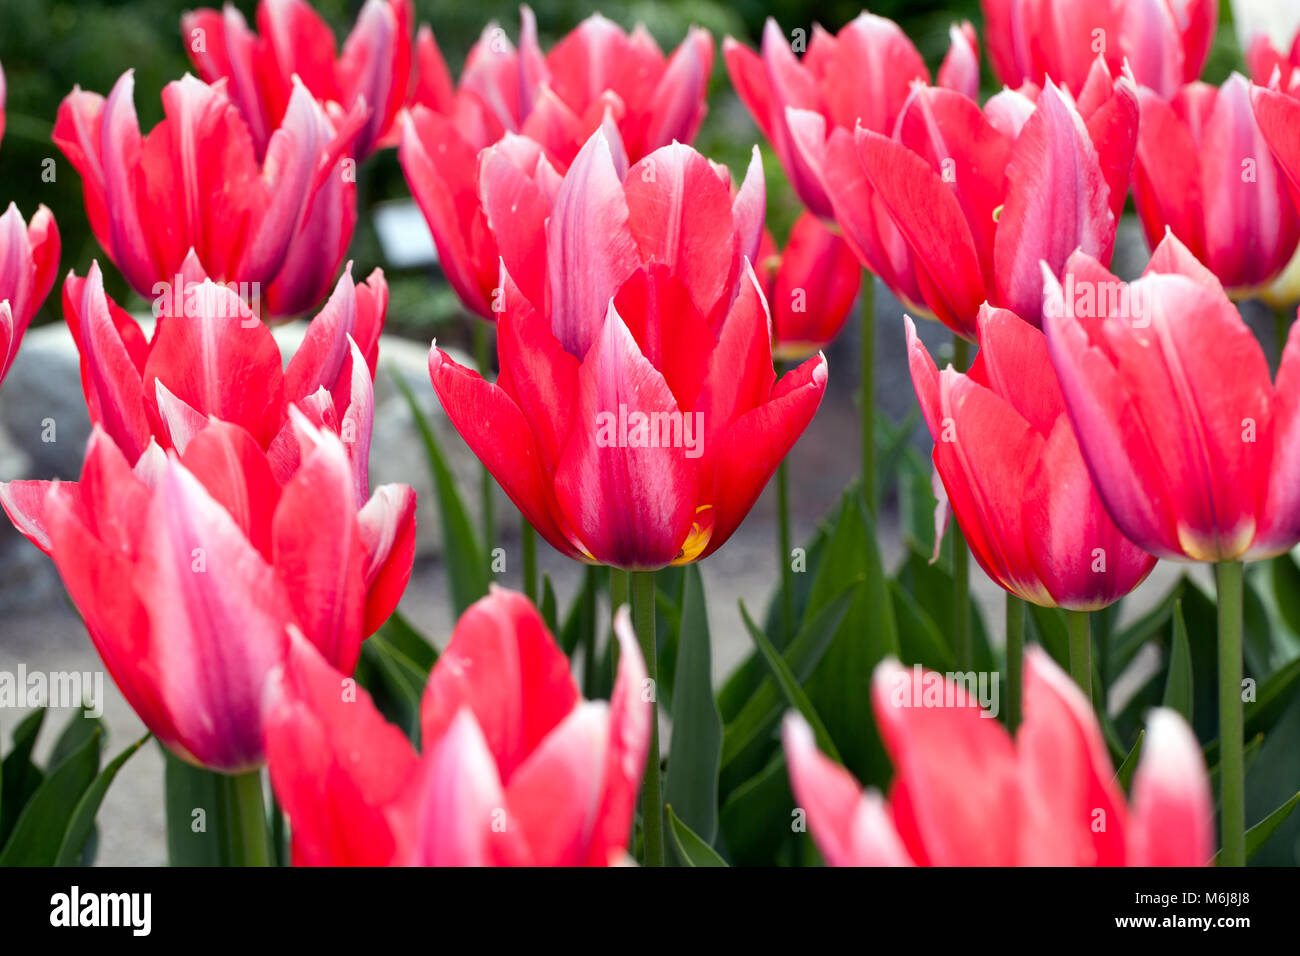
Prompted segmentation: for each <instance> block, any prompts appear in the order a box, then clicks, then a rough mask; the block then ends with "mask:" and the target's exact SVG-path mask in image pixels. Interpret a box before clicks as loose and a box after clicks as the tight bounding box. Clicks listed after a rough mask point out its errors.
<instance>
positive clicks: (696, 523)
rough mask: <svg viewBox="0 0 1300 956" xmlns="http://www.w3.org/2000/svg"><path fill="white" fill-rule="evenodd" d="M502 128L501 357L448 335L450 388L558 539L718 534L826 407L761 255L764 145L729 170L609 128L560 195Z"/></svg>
mask: <svg viewBox="0 0 1300 956" xmlns="http://www.w3.org/2000/svg"><path fill="white" fill-rule="evenodd" d="M515 153H516V145H514V144H512V143H511V142H509V141H503V142H502V143H501V144H499V145H498V146H496V147H493V148H492V149H489V150H487V151H485V152H484V154H483V157H482V160H481V169H482V177H483V179H482V182H483V185H482V195H483V198H484V207H485V210H486V215H487V219H488V221H489V222H490V223H491V224H492V225H493V231H494V233H495V234H496V235H497V237H498V241H499V242H500V244H501V248H500V253H501V265H502V268H501V280H500V285H501V288H502V290H503V291H502V293H501V297H500V303H501V312H500V314H499V316H498V320H497V332H498V339H497V344H498V357H499V359H500V365H501V375H500V378H499V380H498V382H497V384H495V385H494V384H489V383H488V382H486V381H484V380H483V379H482V378H480V377H479V376H478V375H477V374H475V373H473V372H471V371H470V370H468V369H465V368H463V367H461V366H460V365H457V364H456V363H455V362H454V361H453V360H452V359H451V358H450V357H449V356H448V355H447V354H446V353H445V352H443V351H441V350H440V349H438V348H437V347H436V345H435V347H434V349H433V350H432V352H431V353H430V356H429V370H430V374H431V376H432V379H433V385H434V389H435V390H436V391H437V393H438V397H439V398H440V399H441V401H442V405H443V408H444V409H445V410H446V411H447V414H448V417H449V418H450V419H451V421H452V423H453V424H454V425H455V426H456V429H457V430H458V431H459V432H460V434H461V436H462V437H463V438H464V439H465V440H466V442H468V444H469V446H470V448H471V449H473V451H474V453H475V454H476V455H478V456H479V458H480V459H481V460H482V461H483V463H484V465H485V466H486V467H487V469H488V470H489V471H490V472H491V473H492V474H493V475H494V476H495V477H496V479H497V480H498V481H499V482H500V483H501V485H502V487H503V488H504V489H505V490H506V493H507V494H508V495H509V496H510V498H511V499H512V500H513V501H514V503H515V504H516V505H517V506H518V507H519V509H520V510H521V511H522V512H523V514H524V516H525V517H526V518H527V519H528V521H529V523H530V524H532V526H533V527H534V528H536V529H537V531H538V533H539V534H541V535H542V536H543V537H545V538H546V539H547V541H549V542H550V543H551V544H552V545H553V546H554V547H555V548H557V549H558V550H560V551H561V552H562V553H564V554H567V555H569V556H571V557H575V558H579V559H582V560H586V561H595V562H599V563H602V564H608V565H612V566H615V567H620V568H630V569H654V568H661V567H664V566H665V565H668V564H674V563H685V562H689V561H694V560H697V559H699V558H702V557H705V556H707V555H709V554H711V553H712V552H713V551H716V550H717V549H718V548H719V547H721V546H722V544H723V543H724V542H725V541H726V540H727V538H729V537H730V536H731V533H732V532H733V531H734V530H735V529H736V527H737V526H738V525H739V524H740V522H741V520H742V519H743V518H744V517H745V515H746V514H747V513H748V511H749V509H750V508H751V507H752V506H753V503H754V501H755V500H756V499H757V497H758V495H759V493H760V492H761V491H762V489H763V487H764V485H765V484H766V483H767V481H768V479H769V478H770V477H771V475H772V473H773V472H774V471H775V470H776V466H777V464H778V463H779V462H780V461H781V459H782V458H783V457H784V456H785V454H786V453H787V452H788V451H789V450H790V448H791V446H792V445H793V444H794V442H795V441H796V440H797V439H798V437H799V435H800V434H801V433H802V432H803V430H804V429H805V428H806V427H807V425H808V423H809V421H811V419H812V416H813V414H814V413H815V412H816V410H817V407H818V405H819V404H820V402H821V398H822V395H823V394H824V392H825V387H826V360H825V358H824V357H822V356H821V355H817V356H814V357H813V358H811V359H809V360H808V361H806V362H805V363H804V364H803V365H801V366H799V367H798V368H797V369H795V370H793V371H792V372H790V373H788V374H787V375H786V376H785V377H783V378H782V379H781V380H780V381H777V380H776V377H775V375H774V373H773V368H772V337H771V322H770V319H769V317H768V311H767V305H766V302H765V301H764V299H763V294H762V291H761V289H760V287H759V285H758V281H757V279H756V278H755V276H754V273H753V270H752V269H751V268H750V266H749V263H750V262H752V261H753V258H754V256H755V254H756V253H757V249H758V244H759V239H760V236H761V232H762V225H763V224H762V214H763V205H764V203H763V185H762V172H761V167H760V166H759V165H758V158H757V151H756V153H755V159H754V162H753V163H752V164H751V166H750V171H749V174H748V175H747V176H746V178H745V182H744V183H743V184H742V185H741V186H740V188H739V190H738V191H737V192H736V193H735V196H734V197H733V195H732V190H731V177H730V175H729V174H728V173H727V171H726V170H725V169H724V168H720V167H717V166H715V165H714V164H712V163H710V162H709V161H708V160H707V159H705V158H704V157H703V156H701V155H700V154H699V153H697V152H695V151H694V150H692V149H691V148H690V147H689V146H683V145H680V144H677V145H673V146H667V147H664V148H663V149H660V150H656V151H655V152H654V153H651V154H650V155H649V156H647V157H646V158H645V159H643V160H641V161H640V162H638V163H636V164H635V165H632V166H629V165H628V162H627V158H626V156H625V155H624V154H623V151H622V148H621V145H620V144H619V142H618V137H617V134H616V133H615V132H614V131H613V130H612V129H610V130H608V131H607V130H604V129H602V130H600V131H598V132H597V133H596V134H595V135H593V136H592V138H591V139H590V140H589V141H588V143H587V145H586V146H585V147H584V148H583V151H582V153H580V154H579V155H578V158H577V159H576V160H575V161H574V163H573V165H572V166H571V167H570V168H569V171H568V173H567V174H566V175H565V177H564V179H563V181H562V182H561V183H560V185H559V186H558V188H557V189H556V190H555V193H554V196H553V198H548V197H547V194H546V193H547V189H546V183H547V181H548V177H546V176H542V177H539V178H538V179H537V180H535V181H530V180H528V179H527V177H526V176H525V175H524V174H523V173H522V172H521V167H520V166H519V165H518V164H517V163H516V161H515V158H514V157H515Z"/></svg>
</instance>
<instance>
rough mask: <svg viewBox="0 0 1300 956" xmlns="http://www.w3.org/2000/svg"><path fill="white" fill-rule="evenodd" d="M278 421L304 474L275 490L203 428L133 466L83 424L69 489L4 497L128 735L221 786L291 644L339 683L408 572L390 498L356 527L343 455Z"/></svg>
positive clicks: (22, 488)
mask: <svg viewBox="0 0 1300 956" xmlns="http://www.w3.org/2000/svg"><path fill="white" fill-rule="evenodd" d="M292 414H293V416H294V419H295V440H296V441H297V442H298V443H299V448H298V450H297V455H298V457H299V458H300V462H301V463H300V464H299V466H298V468H297V469H296V470H295V471H294V473H293V475H292V476H291V477H290V478H289V479H288V480H287V481H285V482H284V483H283V484H281V483H280V482H279V481H277V479H276V477H275V474H274V469H273V467H272V463H271V461H270V460H269V458H268V456H267V454H266V453H265V452H264V451H263V450H262V449H261V448H259V447H258V443H257V441H256V439H255V438H254V437H253V436H252V435H251V434H249V432H248V431H246V430H245V429H244V428H243V427H241V426H240V425H238V424H233V423H229V422H223V421H220V420H218V419H216V418H211V419H209V421H208V424H207V425H206V426H205V427H204V428H203V429H202V430H201V431H199V432H197V433H196V434H195V435H194V436H193V437H192V438H191V439H190V440H189V441H188V442H187V443H185V445H184V446H183V447H175V448H172V449H171V450H169V451H167V452H164V451H163V450H162V449H161V448H160V447H159V446H158V445H157V444H156V443H151V444H150V445H149V446H148V448H147V449H146V451H145V453H144V454H142V455H141V456H140V458H139V460H138V461H136V463H135V465H134V466H132V465H131V464H130V462H129V461H128V460H127V458H126V456H124V455H123V453H122V451H121V450H120V449H119V448H118V446H117V444H116V443H115V442H114V440H113V439H112V438H111V437H110V436H109V435H108V433H107V432H105V431H104V430H103V429H102V428H100V427H99V426H98V425H96V426H95V427H94V429H93V432H92V434H91V438H90V443H89V445H88V446H87V450H86V461H85V466H84V468H83V469H82V473H81V480H80V481H79V482H33V481H14V482H9V483H7V484H3V485H0V504H3V506H4V508H5V511H6V512H7V513H8V514H9V516H10V518H11V520H13V522H14V524H15V526H16V527H17V528H18V529H19V530H20V531H22V532H23V533H24V534H25V535H27V537H28V538H29V539H30V540H31V541H32V542H33V543H35V544H36V545H37V546H38V547H40V548H41V549H42V550H43V551H45V552H46V553H47V554H49V555H50V557H51V558H53V560H54V563H55V566H56V567H57V568H58V570H59V574H60V575H61V576H62V578H63V581H64V584H65V585H66V586H67V588H68V593H69V596H70V597H71V599H72V602H73V603H74V604H75V605H76V607H77V609H78V610H79V611H80V612H81V615H82V618H83V620H84V621H85V623H86V629H87V631H89V633H90V638H91V641H92V642H93V643H94V645H95V648H96V650H98V651H99V654H100V657H101V658H102V659H103V661H104V665H105V667H106V668H107V669H108V671H109V673H110V675H111V676H112V677H113V679H114V681H116V683H117V685H118V687H119V688H120V689H121V691H122V694H123V696H124V697H125V698H126V699H127V702H128V703H129V704H130V705H131V706H132V708H134V710H135V712H136V713H137V714H138V715H139V716H140V719H141V720H143V721H144V723H145V725H146V726H147V727H148V728H149V729H150V731H152V732H153V734H154V735H155V736H156V737H157V738H158V739H159V740H160V741H161V742H162V743H163V744H164V745H165V746H166V747H168V748H169V749H170V750H171V751H172V752H173V753H175V754H176V755H177V756H178V757H181V758H182V759H184V760H187V761H190V762H191V763H194V764H198V765H201V766H204V767H207V768H209V769H212V770H217V771H221V772H224V773H230V774H237V773H244V772H247V771H249V770H251V769H253V768H255V767H257V766H258V765H260V764H261V763H262V761H263V743H262V733H263V728H262V695H263V692H264V690H265V689H266V686H267V681H268V680H269V678H270V676H271V672H272V670H273V669H274V668H275V667H277V666H278V665H279V664H280V662H281V661H282V660H283V657H284V654H285V652H286V650H287V644H286V633H287V631H288V629H289V628H295V629H297V630H298V631H299V632H301V634H302V635H303V639H304V640H307V641H310V642H311V643H312V644H313V645H315V647H316V648H317V649H318V650H319V652H320V653H321V654H323V655H324V656H325V658H326V659H327V660H329V661H330V662H331V663H332V665H333V666H335V667H337V668H339V669H340V670H343V671H345V672H351V670H352V668H353V667H354V666H355V665H356V661H357V657H358V655H359V654H360V651H361V641H362V638H363V637H364V636H365V634H366V633H368V632H369V631H370V630H373V629H374V628H375V627H377V626H378V625H377V624H376V623H375V622H376V621H378V622H380V623H382V621H383V620H384V619H385V618H386V617H387V616H388V614H389V613H391V612H392V610H393V608H394V607H396V605H397V600H398V598H399V597H400V595H401V593H402V590H403V589H404V587H405V584H406V579H407V577H408V576H409V574H410V569H411V560H412V554H413V551H412V538H411V534H410V533H407V534H404V535H397V534H395V531H394V528H395V526H397V521H396V516H395V515H394V514H391V513H388V512H390V511H391V505H392V504H393V503H394V502H396V501H397V500H398V499H399V498H400V497H401V494H400V492H401V489H391V488H390V489H381V490H380V491H378V492H376V497H375V499H374V501H373V502H372V503H371V504H370V505H367V506H366V507H365V508H363V509H361V510H360V511H358V510H357V508H356V506H355V504H354V495H355V483H354V477H353V470H352V466H351V464H350V462H349V461H348V454H347V452H346V450H345V449H344V446H343V443H342V442H341V441H340V440H339V439H338V438H337V437H335V436H334V435H332V434H330V433H329V432H326V431H321V430H318V429H316V428H315V427H314V426H312V424H311V423H310V422H309V421H308V420H307V418H306V416H304V415H302V414H301V413H299V412H297V411H296V410H295V411H294V412H293V413H292ZM406 498H407V499H408V500H407V501H406V512H407V513H408V515H409V513H410V512H411V511H413V508H414V500H413V496H411V495H410V494H409V492H408V493H407V495H406Z"/></svg>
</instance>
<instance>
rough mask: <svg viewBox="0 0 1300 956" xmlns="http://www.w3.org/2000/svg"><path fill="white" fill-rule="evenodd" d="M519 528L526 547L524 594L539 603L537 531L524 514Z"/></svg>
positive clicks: (520, 518) (534, 602)
mask: <svg viewBox="0 0 1300 956" xmlns="http://www.w3.org/2000/svg"><path fill="white" fill-rule="evenodd" d="M519 520H520V521H521V522H522V524H521V525H520V529H519V534H520V537H521V538H522V540H523V548H524V595H525V596H526V597H527V598H528V600H530V601H532V602H533V604H536V603H537V532H536V531H534V530H533V526H532V525H531V524H529V523H528V519H527V518H525V517H524V516H523V515H520V516H519Z"/></svg>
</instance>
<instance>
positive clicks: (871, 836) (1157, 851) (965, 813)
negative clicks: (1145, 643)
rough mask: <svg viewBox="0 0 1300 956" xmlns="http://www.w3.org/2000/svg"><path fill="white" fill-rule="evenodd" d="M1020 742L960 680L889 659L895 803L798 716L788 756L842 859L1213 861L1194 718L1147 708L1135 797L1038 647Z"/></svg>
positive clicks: (824, 840) (886, 712) (806, 801)
mask: <svg viewBox="0 0 1300 956" xmlns="http://www.w3.org/2000/svg"><path fill="white" fill-rule="evenodd" d="M1025 665H1026V666H1025V720H1024V723H1023V724H1022V725H1021V727H1020V729H1019V731H1018V732H1017V734H1016V737H1015V739H1014V740H1013V739H1012V738H1011V735H1010V734H1008V733H1007V731H1006V729H1005V728H1004V727H1003V726H1002V724H1001V723H1000V722H999V721H997V720H993V719H987V718H990V717H992V716H993V715H992V714H990V713H989V712H987V711H981V710H980V708H979V705H978V704H977V703H976V702H975V700H974V699H973V696H972V695H971V694H970V693H969V692H968V690H967V686H968V685H966V686H963V685H962V684H961V683H954V682H953V681H952V679H951V677H947V678H945V677H944V675H942V674H938V673H934V672H924V673H923V672H922V671H921V670H920V668H919V667H917V668H913V669H904V668H903V667H902V666H900V665H899V664H898V663H897V662H896V661H885V662H883V663H881V664H880V665H879V666H878V667H877V668H876V673H875V676H874V678H873V680H872V685H871V699H872V704H873V705H874V710H875V713H876V721H877V725H878V726H879V728H880V732H881V736H882V737H883V739H884V743H885V749H886V750H888V751H889V755H890V758H891V759H892V760H893V763H894V781H893V784H892V788H891V790H890V794H889V799H888V801H885V800H883V799H882V798H881V796H880V794H878V793H877V792H875V791H874V790H869V791H867V792H865V793H864V792H863V791H862V788H861V787H859V786H858V784H857V782H856V781H855V780H854V779H853V778H852V777H851V776H850V775H849V773H848V772H847V771H846V770H845V769H844V768H843V767H841V766H840V765H839V764H837V763H835V762H833V761H831V760H829V759H828V758H826V757H825V756H823V755H822V754H821V753H819V752H818V750H817V746H816V743H815V742H814V740H813V734H812V731H811V729H810V728H809V727H808V725H807V724H806V723H805V722H804V720H803V719H802V718H801V717H799V716H798V715H797V714H793V713H792V714H791V715H790V716H788V717H787V718H786V721H785V729H784V740H785V754H786V760H787V762H788V764H789V767H790V780H791V783H792V784H793V785H794V793H795V799H796V802H797V803H798V805H799V806H800V807H802V808H804V809H805V810H806V811H807V814H808V826H809V829H810V831H811V832H812V835H813V839H814V840H815V841H816V843H817V846H818V848H819V849H820V850H821V853H822V856H823V857H824V858H825V859H826V862H827V863H828V864H830V865H832V866H910V865H913V864H915V865H918V866H1203V865H1205V864H1206V863H1208V862H1209V860H1210V857H1211V855H1212V854H1213V836H1212V827H1213V819H1214V804H1213V802H1212V800H1211V797H1210V786H1209V778H1208V775H1207V774H1206V771H1205V761H1204V760H1203V758H1202V757H1201V750H1200V746H1199V745H1198V744H1197V741H1196V738H1195V736H1193V734H1192V732H1191V729H1190V728H1189V727H1188V726H1187V724H1186V723H1185V722H1184V721H1183V719H1182V718H1181V717H1179V716H1178V715H1177V714H1176V713H1175V712H1174V711H1171V710H1163V709H1156V710H1153V711H1151V712H1150V714H1149V716H1148V718H1147V730H1146V736H1145V737H1144V738H1143V742H1142V758H1141V762H1140V763H1139V764H1138V768H1137V773H1136V774H1135V775H1134V778H1133V789H1132V796H1131V799H1130V800H1128V801H1126V800H1125V797H1124V794H1123V792H1122V791H1121V790H1120V788H1119V785H1118V784H1117V783H1116V782H1115V770H1114V767H1113V766H1112V765H1111V762H1110V758H1109V757H1108V756H1107V753H1106V745H1105V742H1104V741H1103V738H1102V734H1101V728H1100V727H1099V726H1098V725H1097V719H1096V717H1094V716H1093V713H1092V708H1091V707H1090V706H1089V704H1088V702H1087V700H1085V699H1084V697H1083V694H1082V693H1081V692H1080V691H1079V689H1078V688H1077V687H1076V686H1075V685H1074V684H1073V683H1072V682H1071V681H1070V679H1069V677H1067V676H1066V674H1065V673H1064V672H1063V671H1061V669H1060V668H1059V667H1057V666H1056V665H1055V664H1054V663H1052V661H1051V659H1050V658H1049V657H1048V656H1047V654H1046V653H1044V652H1043V651H1042V650H1041V649H1040V648H1038V647H1032V646H1031V647H1030V648H1029V649H1028V650H1027V652H1026V654H1025Z"/></svg>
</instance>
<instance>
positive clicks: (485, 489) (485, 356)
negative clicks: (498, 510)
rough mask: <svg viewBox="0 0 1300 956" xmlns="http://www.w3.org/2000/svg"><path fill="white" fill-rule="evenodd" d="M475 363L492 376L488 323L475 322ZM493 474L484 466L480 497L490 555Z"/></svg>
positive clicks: (493, 539) (485, 547)
mask: <svg viewBox="0 0 1300 956" xmlns="http://www.w3.org/2000/svg"><path fill="white" fill-rule="evenodd" d="M473 328H474V362H475V364H476V365H478V373H479V374H480V375H481V376H483V378H485V379H490V378H491V375H492V356H491V349H492V329H491V328H490V327H489V326H488V324H487V323H486V322H481V321H479V320H477V319H475V320H474V324H473ZM492 484H493V482H492V473H491V472H489V471H488V470H487V467H486V466H484V467H483V468H482V470H481V474H480V475H479V495H480V497H481V500H482V510H483V553H484V554H488V555H490V554H491V553H492V548H493V546H494V544H495V542H496V538H497V533H496V516H495V514H494V511H495V507H494V494H493V488H492Z"/></svg>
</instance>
